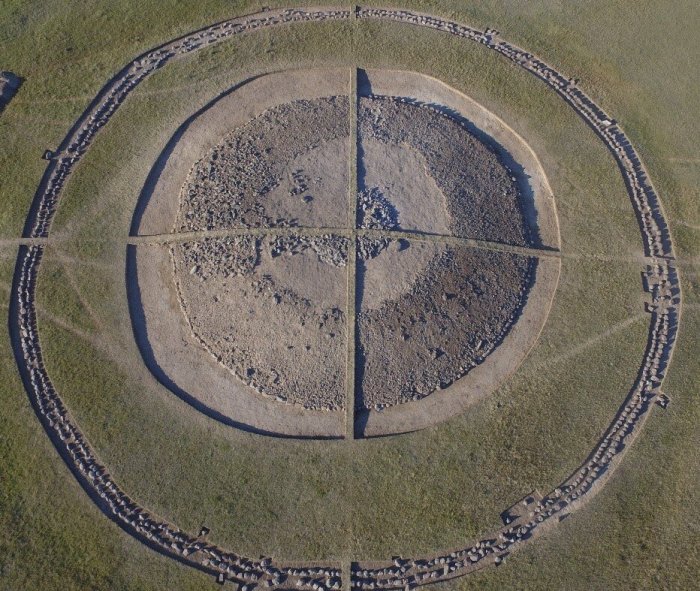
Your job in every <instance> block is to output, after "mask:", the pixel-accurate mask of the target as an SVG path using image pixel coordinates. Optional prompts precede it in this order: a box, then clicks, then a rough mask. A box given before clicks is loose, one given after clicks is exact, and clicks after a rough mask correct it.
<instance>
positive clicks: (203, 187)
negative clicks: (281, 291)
mask: <svg viewBox="0 0 700 591" xmlns="http://www.w3.org/2000/svg"><path fill="white" fill-rule="evenodd" d="M348 105H349V101H348V98H347V97H328V98H320V99H314V100H297V101H293V102H290V103H286V104H283V105H279V106H277V107H273V108H271V109H269V110H267V111H265V112H264V113H262V114H261V115H259V116H258V117H256V118H255V119H253V120H251V121H250V122H248V123H246V124H245V125H243V126H241V127H240V128H238V129H236V130H235V131H234V132H233V133H231V134H230V135H229V136H227V137H225V138H224V139H223V140H222V142H221V143H219V144H218V145H217V146H215V147H214V148H213V149H212V150H211V151H210V152H209V153H208V154H207V155H206V156H205V157H204V158H203V159H202V160H200V161H199V162H197V163H196V164H195V165H194V167H193V169H192V172H191V173H190V175H189V177H188V179H187V182H186V183H185V186H184V187H183V189H182V194H181V197H180V198H181V204H180V212H179V215H178V222H177V228H176V230H178V231H185V232H188V231H201V230H223V229H230V228H261V227H265V228H273V227H288V226H295V225H298V224H297V220H294V219H286V218H285V217H284V216H283V215H280V212H276V211H274V209H272V210H271V209H270V208H269V207H266V196H267V195H269V194H270V192H271V191H273V189H275V188H276V187H278V186H279V185H280V183H281V182H282V179H283V178H285V170H286V168H287V166H288V165H289V163H290V162H292V161H293V160H294V159H295V158H297V157H298V156H300V155H302V154H305V153H307V152H309V151H311V150H312V149H314V148H315V147H318V146H319V145H320V144H322V143H324V142H330V141H333V140H337V139H341V138H346V137H348V136H349V117H348ZM292 176H293V178H292V185H293V186H292V188H291V189H290V198H291V197H297V196H298V195H300V194H301V193H304V194H305V192H306V191H307V190H308V184H307V182H306V181H305V179H304V176H303V171H294V173H293V175H292Z"/></svg>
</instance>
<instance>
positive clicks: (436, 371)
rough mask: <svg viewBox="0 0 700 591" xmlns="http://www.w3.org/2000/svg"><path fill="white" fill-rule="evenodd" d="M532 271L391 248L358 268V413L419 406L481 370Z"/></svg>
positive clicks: (531, 263) (514, 263) (503, 261)
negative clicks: (404, 405)
mask: <svg viewBox="0 0 700 591" xmlns="http://www.w3.org/2000/svg"><path fill="white" fill-rule="evenodd" d="M536 264H537V263H536V260H535V259H533V258H529V257H524V256H520V255H515V254H511V253H503V252H494V251H487V250H479V249H470V248H464V247H453V246H447V245H444V244H434V243H431V242H429V243H421V242H417V241H416V242H414V241H412V242H410V243H409V242H408V241H399V243H398V244H391V245H390V246H389V247H388V248H387V249H386V250H384V251H382V252H381V253H380V254H379V255H378V256H377V257H375V258H373V259H369V260H364V261H362V262H361V263H359V269H360V271H359V273H358V275H360V277H361V289H360V292H361V299H360V311H359V314H358V332H359V348H358V349H359V363H358V374H359V376H358V377H359V380H358V381H359V384H360V392H359V395H358V397H357V400H356V408H357V409H358V410H382V409H384V408H387V407H391V406H394V405H397V404H402V403H406V402H410V401H416V400H420V399H422V398H425V397H426V396H428V395H430V394H432V393H433V392H435V391H438V390H444V389H446V388H449V387H450V386H451V385H452V384H453V383H454V382H455V381H457V380H459V379H460V378H461V377H463V376H465V375H466V374H467V373H468V372H469V371H470V370H471V369H472V368H474V367H476V366H477V365H479V364H480V363H481V362H482V361H483V360H484V359H485V358H486V357H487V356H488V355H489V354H491V353H492V352H493V351H494V350H495V349H496V347H498V345H499V344H500V343H501V341H502V340H503V339H504V337H505V335H506V334H507V333H508V331H509V330H510V328H511V326H512V325H513V324H514V322H515V321H516V320H517V319H518V316H519V314H520V311H521V309H522V307H523V305H524V303H525V301H526V297H527V293H528V290H529V288H530V285H531V283H532V281H533V280H534V272H535V268H536ZM389 285H390V286H392V288H391V289H390V288H388V287H387V286H389Z"/></svg>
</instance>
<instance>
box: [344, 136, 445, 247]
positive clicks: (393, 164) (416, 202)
mask: <svg viewBox="0 0 700 591" xmlns="http://www.w3.org/2000/svg"><path fill="white" fill-rule="evenodd" d="M358 177H359V178H360V185H361V186H364V187H368V188H375V187H376V188H378V189H379V191H381V193H382V194H383V195H384V196H385V197H386V199H388V201H389V202H390V203H391V204H392V205H393V206H394V208H395V209H396V212H397V214H398V225H397V228H400V229H402V230H418V231H420V232H428V233H432V234H449V233H450V229H449V225H448V224H449V222H448V220H449V215H448V212H447V204H446V202H445V197H444V195H443V194H442V192H441V191H440V188H439V187H438V186H437V184H436V183H435V180H434V179H433V178H431V177H430V175H429V173H428V165H427V163H426V162H425V158H424V157H423V156H421V154H420V153H419V152H417V151H416V150H413V149H411V148H410V147H409V146H408V145H406V144H401V145H399V144H387V143H384V142H380V141H377V140H373V139H371V138H362V137H361V138H360V162H359V164H358Z"/></svg>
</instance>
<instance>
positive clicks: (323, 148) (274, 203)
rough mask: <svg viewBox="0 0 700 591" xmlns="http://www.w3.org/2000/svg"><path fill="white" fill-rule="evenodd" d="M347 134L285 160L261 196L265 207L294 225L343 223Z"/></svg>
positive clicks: (345, 202) (337, 224) (345, 197)
mask: <svg viewBox="0 0 700 591" xmlns="http://www.w3.org/2000/svg"><path fill="white" fill-rule="evenodd" d="M348 151H349V150H348V138H347V137H344V138H342V139H336V140H330V141H327V142H324V143H323V144H321V145H320V146H318V147H317V148H314V149H312V150H310V151H308V152H305V153H304V154H302V155H301V156H299V157H297V158H295V159H294V160H292V161H291V162H289V163H288V164H287V167H286V169H285V170H284V171H283V173H282V174H281V175H280V183H279V185H278V186H277V187H275V188H274V189H273V190H272V191H270V192H269V193H268V194H267V195H266V196H265V209H266V210H267V211H268V212H270V213H271V214H273V215H274V216H275V217H276V218H280V219H282V220H288V221H291V222H293V223H294V225H298V226H306V227H316V228H319V227H321V228H323V227H326V228H340V227H344V226H345V225H346V224H347V217H348V216H347V211H346V209H347V192H348V158H349V154H348Z"/></svg>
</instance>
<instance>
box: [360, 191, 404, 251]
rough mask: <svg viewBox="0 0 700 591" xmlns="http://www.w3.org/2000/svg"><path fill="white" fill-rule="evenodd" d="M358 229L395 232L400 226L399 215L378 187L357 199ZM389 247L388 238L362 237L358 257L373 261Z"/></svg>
mask: <svg viewBox="0 0 700 591" xmlns="http://www.w3.org/2000/svg"><path fill="white" fill-rule="evenodd" d="M357 212H358V220H357V224H358V227H360V228H363V229H368V230H393V229H395V228H397V227H398V225H399V214H398V212H397V211H396V209H395V208H394V206H393V205H392V204H391V203H389V200H388V199H387V198H386V197H385V196H384V195H383V194H382V192H381V191H380V190H379V188H378V187H370V188H367V189H363V190H362V191H360V192H359V194H358V198H357ZM388 246H389V239H388V238H370V237H369V236H360V237H359V238H358V239H357V256H358V258H359V259H360V260H363V261H366V260H369V259H373V258H374V257H376V256H377V255H378V254H379V253H380V252H382V251H383V250H384V249H385V248H387V247H388Z"/></svg>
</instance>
